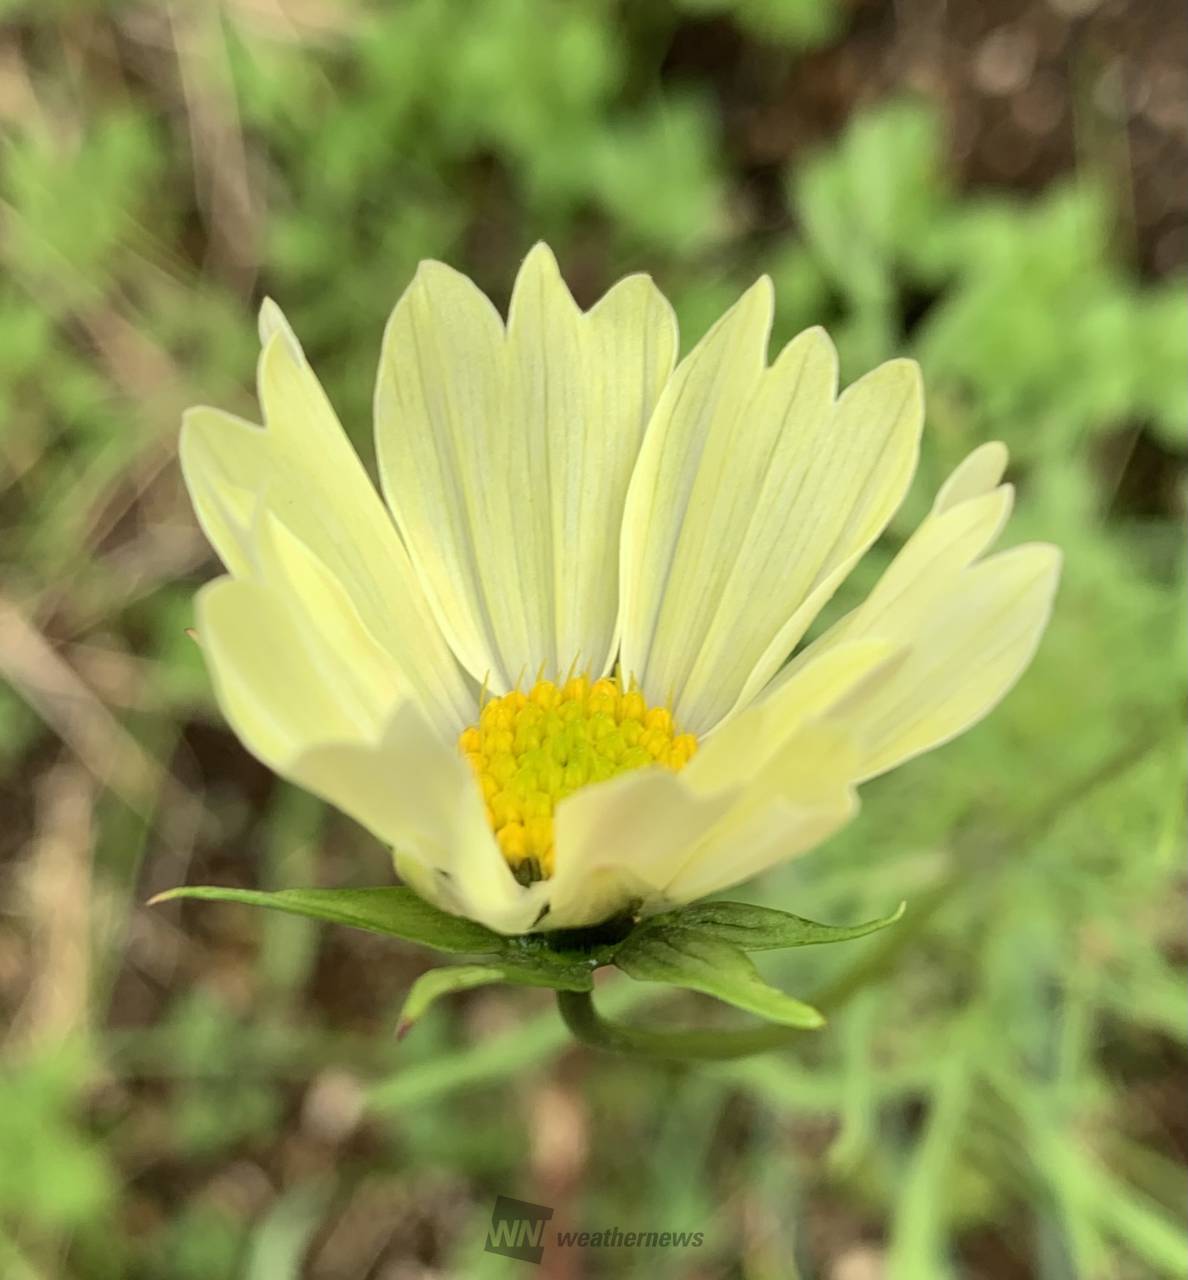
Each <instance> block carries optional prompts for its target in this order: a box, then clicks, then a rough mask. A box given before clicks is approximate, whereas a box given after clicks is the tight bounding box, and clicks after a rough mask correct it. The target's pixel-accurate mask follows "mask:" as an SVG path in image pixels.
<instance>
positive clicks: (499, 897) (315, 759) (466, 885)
mask: <svg viewBox="0 0 1188 1280" xmlns="http://www.w3.org/2000/svg"><path fill="white" fill-rule="evenodd" d="M289 776H291V777H292V778H293V780H294V781H295V782H298V783H299V784H300V785H302V786H304V787H306V788H307V789H308V790H310V791H313V792H314V793H315V794H317V795H320V796H322V797H323V798H325V799H327V800H329V801H330V802H331V803H332V804H335V805H336V806H337V807H338V808H340V809H342V810H343V811H344V812H346V813H349V814H350V815H351V816H352V817H354V818H355V819H356V820H357V821H359V822H361V823H363V825H364V826H366V827H368V828H369V829H370V830H371V831H372V832H373V833H374V834H375V835H376V836H377V837H378V838H379V839H380V840H382V841H383V842H384V843H385V844H388V845H390V846H393V847H394V848H395V849H396V851H397V852H396V867H397V870H398V872H399V873H400V874H401V875H402V876H403V877H404V878H405V879H406V880H407V881H408V882H409V883H410V884H411V885H412V887H413V888H414V889H416V891H417V892H418V893H420V894H421V895H422V896H423V897H425V898H428V899H429V900H430V901H431V902H434V903H436V904H437V905H438V906H441V907H442V908H443V909H445V910H447V911H451V912H453V913H454V914H456V915H464V916H466V917H468V918H469V919H471V920H477V921H479V922H480V923H481V924H485V925H487V927H488V928H491V929H495V930H497V931H498V932H500V933H523V932H525V931H526V930H527V929H529V928H530V927H531V925H532V923H533V921H534V920H535V919H536V917H537V916H538V915H539V914H540V913H541V911H542V910H543V907H544V903H545V900H546V896H547V891H548V890H547V885H546V884H545V883H540V884H536V885H532V886H530V887H529V888H527V889H526V888H525V887H524V886H522V885H520V884H518V883H517V882H516V880H515V878H514V877H513V876H512V873H511V869H510V868H509V867H508V865H507V863H506V862H505V861H504V858H503V855H502V854H501V853H500V852H499V847H498V845H497V844H496V843H495V838H494V836H493V835H492V834H491V829H490V827H489V826H488V825H487V820H486V816H485V814H484V811H483V804H482V798H481V795H480V793H479V790H478V788H477V787H476V786H475V785H474V777H473V775H472V774H471V772H470V769H469V767H468V766H467V765H466V763H465V762H464V761H463V760H462V759H461V757H460V756H459V755H458V753H457V752H456V751H455V750H453V749H452V747H451V746H449V745H447V744H445V743H443V742H442V741H441V738H440V736H439V735H438V734H437V733H435V732H434V730H433V729H432V727H431V726H430V725H429V724H428V723H427V721H426V720H425V719H424V717H423V716H422V715H421V713H420V712H419V711H418V710H417V709H416V707H414V706H413V705H412V704H411V703H406V704H404V705H403V706H401V707H400V708H398V709H397V710H396V712H395V713H394V714H393V715H392V717H391V718H390V719H389V721H388V723H387V724H386V725H385V727H384V730H383V733H382V735H381V737H380V738H379V740H378V741H376V742H370V743H359V742H354V743H351V742H346V743H330V744H325V745H321V746H318V747H315V748H312V749H311V750H309V751H307V752H305V753H303V754H302V755H301V756H300V757H299V758H298V759H297V760H295V761H294V762H293V764H292V766H291V769H290V773H289Z"/></svg>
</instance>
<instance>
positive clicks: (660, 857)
mask: <svg viewBox="0 0 1188 1280" xmlns="http://www.w3.org/2000/svg"><path fill="white" fill-rule="evenodd" d="M732 799H733V792H731V791H727V790H723V791H719V792H718V793H716V794H713V795H701V796H698V795H695V794H694V793H693V792H692V791H690V790H689V788H688V787H687V786H686V785H685V784H684V782H682V780H681V778H680V776H679V775H677V774H674V773H672V772H670V771H669V770H667V769H660V768H651V769H641V770H635V771H633V772H630V773H623V774H620V775H619V776H618V777H616V778H611V779H610V780H609V781H607V782H602V783H598V784H596V785H594V786H588V787H583V788H582V789H581V790H579V791H576V792H574V793H573V795H571V796H568V797H567V798H566V799H565V800H563V801H562V802H561V804H560V805H559V806H558V809H557V814H556V841H557V853H556V870H555V872H554V874H553V877H552V879H551V881H550V882H549V914H548V916H547V917H545V919H544V920H542V921H541V924H540V927H541V928H545V929H554V928H576V927H578V926H580V925H585V924H593V923H595V922H597V921H599V920H604V919H606V918H607V917H608V916H611V915H614V914H616V913H618V912H620V911H624V910H628V909H638V908H639V907H640V906H642V905H644V904H649V903H655V902H656V901H657V900H658V899H659V897H660V896H661V895H662V892H663V888H664V886H665V885H666V884H667V882H668V881H669V880H670V879H671V878H672V876H673V875H674V874H675V873H676V871H677V869H678V868H679V866H680V864H681V863H682V862H684V860H685V859H686V858H687V857H688V855H689V850H690V849H692V848H694V847H695V846H696V844H697V842H698V840H699V839H700V838H701V837H702V835H703V834H704V832H705V831H706V829H707V827H710V826H712V825H713V824H714V823H715V822H717V821H718V820H719V819H720V818H721V817H722V816H723V815H724V814H725V813H726V812H727V811H728V809H729V807H730V804H731V802H732Z"/></svg>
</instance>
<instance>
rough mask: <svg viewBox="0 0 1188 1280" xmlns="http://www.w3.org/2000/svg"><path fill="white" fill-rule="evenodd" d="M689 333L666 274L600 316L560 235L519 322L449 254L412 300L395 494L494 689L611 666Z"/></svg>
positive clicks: (436, 585) (391, 441)
mask: <svg viewBox="0 0 1188 1280" xmlns="http://www.w3.org/2000/svg"><path fill="white" fill-rule="evenodd" d="M675 347H676V331H675V322H674V321H673V318H672V313H671V310H670V308H669V307H668V304H667V303H666V302H665V301H664V299H663V298H662V297H661V295H660V294H659V292H658V291H657V290H656V289H655V286H654V285H652V283H651V282H650V281H649V280H647V279H646V278H644V277H641V276H636V277H631V278H629V279H627V280H624V281H622V282H621V283H620V284H619V285H618V286H616V287H615V288H614V289H612V290H611V291H610V292H609V293H608V294H607V295H606V296H605V297H604V298H603V299H602V301H601V302H599V303H598V304H597V305H596V306H595V307H594V308H593V309H592V310H590V311H589V312H587V313H585V314H584V315H583V314H582V312H581V311H579V309H578V308H577V306H576V304H575V303H574V301H573V299H572V297H571V296H570V294H569V291H568V289H566V287H565V284H564V282H563V281H562V280H561V277H560V273H559V272H558V270H557V264H556V261H555V259H554V258H553V255H552V254H551V253H550V251H549V250H548V249H547V248H546V247H545V246H544V245H538V246H537V247H536V248H535V249H534V250H533V251H532V252H531V253H530V254H529V255H528V258H527V260H526V261H525V263H524V265H523V267H522V268H521V270H520V273H519V276H518V277H517V280H516V285H515V290H514V292H513V296H512V303H511V308H510V315H509V320H508V326H507V330H506V333H505V331H504V328H503V326H502V325H501V323H500V321H499V316H498V314H497V312H496V311H495V309H494V308H493V307H492V306H491V304H490V302H488V300H487V299H486V298H485V297H484V296H483V295H482V293H480V292H479V290H478V289H477V288H475V286H474V285H473V284H471V282H470V281H469V280H467V279H466V278H465V277H464V276H462V275H460V274H459V273H458V272H455V271H453V270H451V269H450V268H449V267H446V266H444V265H442V264H441V263H436V262H425V263H422V264H421V267H420V269H419V270H418V272H417V276H416V278H415V279H414V281H413V283H412V284H411V285H410V287H409V288H408V290H407V291H406V293H405V294H404V296H403V297H402V298H401V300H400V302H399V303H398V304H397V306H396V309H395V311H394V312H393V314H392V318H391V320H390V321H389V323H388V328H387V331H386V333H385V337H384V351H383V356H382V359H381V364H380V374H379V381H378V385H377V388H376V438H377V449H378V454H379V459H380V472H381V477H382V480H383V487H384V493H385V495H386V497H387V500H388V503H389V505H390V507H391V509H392V511H393V513H394V514H395V516H396V520H397V523H398V524H399V526H400V529H401V532H402V534H403V536H404V539H405V542H406V543H407V545H408V547H409V551H410V553H411V554H412V556H413V558H414V561H415V563H416V565H417V569H418V572H419V573H420V576H421V579H422V581H423V582H424V583H425V588H426V591H427V593H428V595H429V598H430V600H431V602H432V604H433V607H434V611H435V613H436V616H437V617H438V619H439V621H440V624H441V626H442V629H443V631H444V632H445V634H446V635H447V636H448V637H449V639H450V642H451V644H452V646H453V648H454V650H455V652H456V653H457V654H458V656H459V659H460V660H461V661H462V663H463V665H464V666H465V667H466V668H467V670H468V671H470V673H471V674H472V675H473V676H474V677H475V678H476V679H480V680H485V681H487V683H488V685H489V687H490V688H492V689H493V690H494V691H495V692H497V693H502V692H506V691H507V690H508V689H510V688H511V687H512V686H513V685H514V684H515V683H516V681H517V680H518V679H519V678H520V677H521V676H522V675H523V674H524V673H525V672H528V673H529V675H534V674H535V673H536V672H537V671H538V670H540V669H542V668H543V669H544V670H545V671H547V672H549V673H557V672H564V671H566V670H567V669H568V668H569V666H570V664H572V663H573V662H574V661H575V660H578V661H579V662H580V663H581V664H582V665H583V666H586V665H588V666H589V667H590V668H591V670H593V671H594V672H595V673H597V674H601V673H602V672H603V671H605V670H606V668H607V666H608V665H609V663H610V660H611V657H612V654H613V649H614V641H615V631H616V618H617V604H618V599H617V571H618V570H617V546H618V530H619V526H620V523H621V518H622V511H623V503H624V498H625V494H626V490H627V485H628V482H629V479H630V473H631V467H632V463H633V461H634V458H635V456H636V453H637V451H638V448H639V442H640V439H641V438H642V435H643V431H644V427H645V425H646V423H647V421H648V418H649V416H650V414H651V412H652V408H653V406H654V405H655V402H656V400H657V398H658V396H659V394H660V390H661V387H662V386H663V384H664V382H665V380H666V379H667V377H668V375H669V373H670V371H671V368H672V362H673V359H674V354H675Z"/></svg>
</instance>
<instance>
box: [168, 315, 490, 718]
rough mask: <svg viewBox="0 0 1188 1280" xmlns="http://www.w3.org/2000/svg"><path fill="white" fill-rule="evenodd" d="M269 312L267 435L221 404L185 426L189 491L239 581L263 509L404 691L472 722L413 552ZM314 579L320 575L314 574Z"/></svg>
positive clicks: (247, 567)
mask: <svg viewBox="0 0 1188 1280" xmlns="http://www.w3.org/2000/svg"><path fill="white" fill-rule="evenodd" d="M278 317H279V312H276V311H275V308H272V309H271V310H270V309H269V308H267V307H266V308H264V309H263V310H262V313H261V329H262V332H264V333H266V335H267V341H266V346H265V348H264V351H263V352H262V354H261V358H260V369H259V375H258V381H259V385H260V393H261V400H262V403H263V405H264V409H265V417H266V421H267V424H268V425H267V429H263V428H260V427H256V426H253V425H252V424H250V423H247V422H245V421H243V420H242V419H238V418H235V417H233V416H232V415H230V414H225V413H221V412H220V411H218V410H215V409H209V408H198V409H192V410H190V411H189V412H188V413H187V414H186V416H185V420H184V423H183V428H182V438H181V460H182V471H183V475H184V477H185V480H186V484H187V486H188V488H189V490H190V493H191V495H192V497H193V501H194V506H195V510H196V512H197V514H198V518H199V521H200V522H201V524H202V526H203V528H204V530H205V531H206V533H207V535H208V537H209V538H210V540H211V542H212V544H213V545H214V547H215V549H216V550H217V551H218V553H219V555H220V557H221V558H222V559H223V561H224V563H225V564H226V565H227V567H228V569H230V570H231V572H232V573H233V574H235V575H236V576H240V577H257V578H258V577H259V576H260V574H261V568H260V555H259V550H258V548H257V546H256V537H257V530H258V528H259V527H260V525H259V521H258V519H257V512H258V510H259V509H260V508H261V507H266V508H267V510H268V511H269V513H270V515H271V516H272V518H273V519H274V520H275V521H276V522H278V523H279V524H280V525H281V526H283V527H284V529H285V530H286V532H287V533H288V534H290V535H291V536H292V538H294V539H296V540H297V541H298V542H300V543H301V544H302V545H303V547H304V548H305V550H306V551H307V552H308V553H309V556H311V557H313V558H314V559H316V560H317V561H318V562H319V563H320V565H321V566H322V568H323V569H324V570H325V573H326V574H327V575H329V577H330V578H332V579H333V580H334V582H335V583H337V584H338V586H339V587H340V588H341V593H340V594H341V596H342V597H344V598H345V599H346V600H347V601H349V602H350V604H351V606H352V610H353V615H354V619H355V620H353V621H350V623H349V625H350V626H352V627H354V626H356V625H358V626H361V627H362V628H363V629H364V630H365V631H366V632H367V633H368V634H369V636H370V637H371V638H372V640H373V641H374V643H375V644H376V645H378V646H379V647H380V648H381V649H383V650H384V651H385V652H387V653H388V654H389V655H390V657H391V659H392V662H393V664H394V666H395V668H396V669H398V670H399V672H400V674H401V685H400V687H399V689H398V690H397V691H396V692H398V693H401V694H407V695H408V696H411V697H413V698H414V699H415V700H417V701H418V703H419V704H420V705H421V706H422V707H423V708H424V710H425V712H426V714H428V715H430V716H432V717H433V718H434V720H435V721H436V722H438V723H439V724H441V725H442V726H443V730H446V731H451V732H452V731H454V730H456V727H457V726H458V725H459V724H460V723H465V717H466V716H467V715H468V714H469V709H470V706H471V704H472V694H471V690H470V688H469V686H468V684H467V681H466V679H465V678H464V676H463V675H462V673H461V672H460V670H459V669H458V666H457V663H456V662H455V660H454V658H453V656H452V655H451V653H450V651H449V648H448V646H447V645H446V642H445V640H444V638H443V637H442V635H441V634H440V632H439V630H438V628H437V625H436V623H435V622H434V620H433V618H432V615H431V613H430V610H429V607H428V604H427V602H426V600H425V599H424V596H423V593H422V591H421V589H420V586H419V584H418V582H417V579H416V576H415V574H414V573H413V571H412V567H411V565H410V563H409V561H408V556H407V554H406V553H405V551H404V548H403V546H402V545H401V543H400V539H399V537H398V535H397V533H396V530H395V528H394V527H393V525H392V522H391V519H390V517H389V516H388V514H387V512H386V511H385V510H384V508H383V504H382V503H381V502H380V500H379V497H378V495H377V494H376V493H375V491H374V489H373V487H372V486H371V483H370V481H369V480H368V479H367V475H366V473H365V472H364V470H363V468H362V465H361V464H360V462H359V460H358V458H357V456H356V455H355V453H354V451H353V449H352V448H351V447H350V444H349V442H348V441H347V439H346V437H345V435H344V434H343V432H342V429H341V427H340V426H339V424H338V421H337V419H336V417H335V416H334V413H333V410H332V409H331V408H330V406H329V403H328V402H327V401H326V398H325V395H324V393H323V392H322V390H321V387H320V386H319V385H318V382H317V379H316V378H315V377H314V376H313V373H312V371H311V370H310V369H309V366H308V365H307V364H306V362H305V360H304V357H303V356H302V355H301V353H300V347H299V346H297V344H296V339H295V338H293V337H292V333H291V330H289V329H288V326H287V325H286V324H284V323H283V318H278ZM306 576H307V578H308V577H309V576H310V575H306Z"/></svg>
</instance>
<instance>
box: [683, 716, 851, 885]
mask: <svg viewBox="0 0 1188 1280" xmlns="http://www.w3.org/2000/svg"><path fill="white" fill-rule="evenodd" d="M857 762H858V748H857V745H856V744H855V742H854V740H853V738H852V736H851V735H850V734H849V733H847V732H846V731H845V730H844V729H842V728H840V727H838V726H835V725H827V724H823V723H820V722H813V723H809V724H806V725H804V726H802V727H801V728H800V729H799V730H798V731H796V732H795V733H793V734H792V735H791V736H789V737H788V738H787V739H785V741H784V742H783V743H782V744H781V746H780V748H779V751H778V752H777V753H776V754H775V755H774V756H772V757H771V758H770V759H769V761H768V763H767V764H766V765H765V766H764V767H763V768H762V769H761V770H760V771H759V773H757V774H756V775H755V777H754V778H753V779H751V780H750V781H749V782H748V784H747V786H746V788H745V789H744V790H743V792H742V793H741V795H740V796H739V797H738V799H737V800H736V801H735V803H734V804H733V806H732V807H731V809H730V811H729V812H728V813H727V814H726V816H725V817H724V818H723V819H722V820H721V821H720V822H718V823H716V824H715V825H713V826H712V827H710V829H709V830H708V831H707V832H706V833H705V834H704V836H703V837H702V839H701V840H700V841H698V843H697V845H696V846H695V847H694V849H693V852H692V854H691V855H690V856H689V857H688V858H687V859H686V860H685V862H684V863H683V864H682V865H681V867H680V869H679V870H678V871H677V873H676V874H675V875H674V876H673V878H672V879H671V880H670V881H669V883H668V884H667V885H666V886H665V897H666V898H667V899H668V901H670V902H692V901H693V900H694V899H695V898H702V897H704V896H705V895H706V894H709V893H716V892H717V891H718V890H720V889H726V888H729V887H730V886H731V885H735V884H739V883H741V882H742V881H743V880H749V879H751V877H752V876H756V875H758V874H760V872H763V871H766V870H767V869H768V868H770V867H772V866H774V865H776V864H777V863H780V862H786V861H787V860H788V859H790V858H794V857H796V856H798V855H799V854H802V853H807V852H808V851H809V850H810V849H812V848H814V847H815V846H817V845H818V844H820V843H821V842H822V841H823V840H825V839H827V838H828V837H829V836H831V835H832V834H833V833H834V832H835V831H837V830H839V829H840V828H841V827H843V826H845V824H846V823H847V822H849V821H850V819H851V818H853V816H854V815H855V814H856V813H857V812H858V797H857V795H856V794H855V793H854V788H853V780H854V777H855V773H856V766H857Z"/></svg>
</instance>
